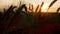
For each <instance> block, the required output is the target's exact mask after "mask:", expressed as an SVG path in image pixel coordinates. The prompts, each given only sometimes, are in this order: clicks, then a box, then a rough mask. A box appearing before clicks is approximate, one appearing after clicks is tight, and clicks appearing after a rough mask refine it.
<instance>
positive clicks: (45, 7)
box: [42, 3, 48, 12]
mask: <svg viewBox="0 0 60 34" xmlns="http://www.w3.org/2000/svg"><path fill="white" fill-rule="evenodd" d="M47 8H48V4H47V3H44V5H43V7H42V12H46V11H47Z"/></svg>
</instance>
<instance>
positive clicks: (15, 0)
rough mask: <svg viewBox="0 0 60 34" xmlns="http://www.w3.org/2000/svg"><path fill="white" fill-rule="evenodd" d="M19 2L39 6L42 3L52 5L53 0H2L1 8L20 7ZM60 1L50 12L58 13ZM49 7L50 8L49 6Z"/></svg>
mask: <svg viewBox="0 0 60 34" xmlns="http://www.w3.org/2000/svg"><path fill="white" fill-rule="evenodd" d="M19 1H22V4H24V3H26V2H28V3H31V4H34V6H35V5H36V6H37V5H38V4H41V2H44V3H46V4H48V5H49V4H50V3H51V2H52V1H53V0H0V8H7V7H8V6H10V5H11V4H14V5H16V6H17V5H18V4H19ZM59 3H60V0H58V1H57V2H56V3H55V4H54V5H53V6H52V7H51V8H50V9H49V12H50V11H54V12H56V10H57V8H58V7H60V4H59ZM47 7H48V6H47Z"/></svg>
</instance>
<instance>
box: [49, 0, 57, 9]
mask: <svg viewBox="0 0 60 34" xmlns="http://www.w3.org/2000/svg"><path fill="white" fill-rule="evenodd" d="M56 1H57V0H54V1H52V2H51V4H50V5H49V8H50V7H51V6H52V5H53V4H54V3H55V2H56ZM49 8H48V10H49Z"/></svg>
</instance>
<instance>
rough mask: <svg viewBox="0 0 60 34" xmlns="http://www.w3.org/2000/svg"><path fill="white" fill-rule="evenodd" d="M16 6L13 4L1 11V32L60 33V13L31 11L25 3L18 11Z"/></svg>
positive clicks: (15, 33)
mask: <svg viewBox="0 0 60 34" xmlns="http://www.w3.org/2000/svg"><path fill="white" fill-rule="evenodd" d="M42 5H43V3H42V4H41V7H42ZM14 8H16V6H12V5H11V6H10V7H9V9H8V10H5V9H4V13H1V12H0V34H60V13H58V12H56V13H41V10H40V11H39V12H38V13H35V12H29V11H28V10H27V7H26V5H25V4H23V5H21V6H19V8H18V9H17V10H16V12H14V11H13V9H14ZM23 8H24V9H25V11H22V9H23ZM32 9H33V8H32ZM40 9H41V8H40ZM36 10H37V9H36ZM58 10H59V8H58ZM58 10H57V11H58ZM31 11H32V10H31Z"/></svg>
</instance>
